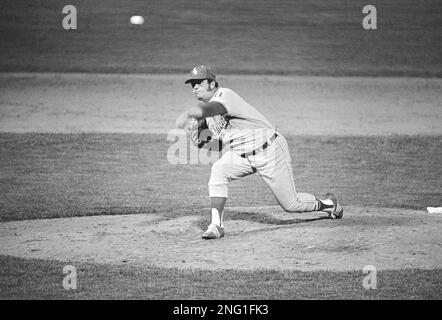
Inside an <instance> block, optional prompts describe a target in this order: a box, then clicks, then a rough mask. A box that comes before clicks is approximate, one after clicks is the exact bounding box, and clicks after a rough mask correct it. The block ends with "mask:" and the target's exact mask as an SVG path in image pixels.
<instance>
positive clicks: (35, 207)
mask: <svg viewBox="0 0 442 320" xmlns="http://www.w3.org/2000/svg"><path fill="white" fill-rule="evenodd" d="M288 142H289V147H290V150H291V155H292V158H293V165H294V175H295V181H296V183H297V189H298V191H305V192H312V193H316V194H318V195H321V194H325V193H326V192H328V191H333V192H335V193H336V194H338V195H339V196H340V198H341V199H342V202H343V204H344V205H346V204H351V205H360V206H371V207H373V206H375V207H398V208H413V209H421V210H425V208H426V207H427V206H437V205H438V204H439V201H440V199H441V198H442V193H441V190H442V185H441V181H440V179H439V178H440V176H441V175H442V165H441V161H440V160H441V159H442V140H441V137H440V136H422V137H419V136H391V137H315V136H291V137H289V138H288ZM170 145H171V142H167V141H166V136H165V135H137V134H67V135H66V134H8V133H2V134H0V164H1V168H2V171H1V173H2V176H1V180H0V191H1V193H2V195H3V197H2V198H1V199H0V220H2V221H6V220H16V219H35V218H54V217H71V216H82V215H97V214H123V213H125V214H130V213H157V212H170V213H172V214H173V212H174V210H177V209H185V208H187V209H188V210H189V213H192V212H194V211H198V210H200V211H201V210H203V208H207V206H208V205H209V203H208V198H207V192H208V191H207V181H208V178H209V174H210V165H207V166H204V165H172V164H170V163H169V162H168V161H167V157H166V155H167V149H168V147H169V146H170ZM250 190H254V192H250ZM230 194H231V197H230V199H229V205H230V206H262V205H272V204H276V203H275V200H274V199H273V197H272V195H271V194H270V193H269V192H268V190H267V187H266V186H265V184H264V183H263V182H262V181H261V180H260V178H259V177H257V176H251V177H248V178H246V179H244V180H240V181H238V182H234V183H232V186H231V192H230ZM205 210H207V209H205ZM180 212H181V211H180ZM180 214H182V213H180Z"/></svg>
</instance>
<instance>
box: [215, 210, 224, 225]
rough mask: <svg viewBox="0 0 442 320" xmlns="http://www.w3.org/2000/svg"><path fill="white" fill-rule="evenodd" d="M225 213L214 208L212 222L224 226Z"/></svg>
mask: <svg viewBox="0 0 442 320" xmlns="http://www.w3.org/2000/svg"><path fill="white" fill-rule="evenodd" d="M223 213H224V212H221V214H220V213H219V212H218V209H216V208H212V223H214V224H216V225H218V226H220V227H222V226H223Z"/></svg>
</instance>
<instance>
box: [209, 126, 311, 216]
mask: <svg viewBox="0 0 442 320" xmlns="http://www.w3.org/2000/svg"><path fill="white" fill-rule="evenodd" d="M255 172H256V173H258V174H259V175H260V176H261V177H262V179H263V180H264V182H265V183H266V184H267V185H268V187H269V188H270V190H271V191H272V193H273V195H274V196H275V198H276V200H277V201H278V203H279V204H280V205H281V207H282V208H283V209H284V210H285V211H288V212H310V211H315V210H317V205H318V202H317V199H316V197H315V196H314V195H312V194H309V193H297V192H296V188H295V182H294V179H293V169H292V165H291V157H290V153H289V149H288V145H287V141H286V140H285V138H284V137H283V136H282V135H280V134H278V137H276V139H275V140H274V141H273V142H272V143H271V145H270V146H268V147H267V148H266V149H264V150H261V151H260V152H258V153H257V154H256V155H251V156H248V157H247V158H243V157H241V156H240V155H239V154H238V153H235V152H234V151H232V150H229V151H227V152H226V153H224V154H223V156H222V157H221V158H220V159H218V160H217V161H216V162H215V163H214V164H213V166H212V171H211V174H210V180H209V196H210V197H223V198H227V197H228V184H229V182H230V181H233V180H237V179H240V178H242V177H245V176H248V175H249V174H253V173H255Z"/></svg>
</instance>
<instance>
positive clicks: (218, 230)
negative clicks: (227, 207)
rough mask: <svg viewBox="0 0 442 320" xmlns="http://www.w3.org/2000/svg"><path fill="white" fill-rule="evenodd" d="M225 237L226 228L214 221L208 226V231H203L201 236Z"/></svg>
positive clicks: (204, 237) (206, 238)
mask: <svg viewBox="0 0 442 320" xmlns="http://www.w3.org/2000/svg"><path fill="white" fill-rule="evenodd" d="M222 237H224V228H223V227H220V226H218V225H216V224H214V223H211V224H210V225H209V227H208V228H207V230H206V232H204V233H203V235H202V236H201V238H203V239H205V240H209V239H218V238H222Z"/></svg>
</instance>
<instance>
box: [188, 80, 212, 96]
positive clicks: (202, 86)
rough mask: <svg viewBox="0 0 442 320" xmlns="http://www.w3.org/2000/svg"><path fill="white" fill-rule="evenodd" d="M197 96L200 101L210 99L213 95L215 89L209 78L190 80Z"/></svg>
mask: <svg viewBox="0 0 442 320" xmlns="http://www.w3.org/2000/svg"><path fill="white" fill-rule="evenodd" d="M190 85H191V86H192V90H193V94H194V95H195V98H197V99H198V100H200V101H209V100H210V99H211V98H212V96H213V90H212V89H210V84H209V81H208V80H207V79H202V80H193V81H191V82H190Z"/></svg>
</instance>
